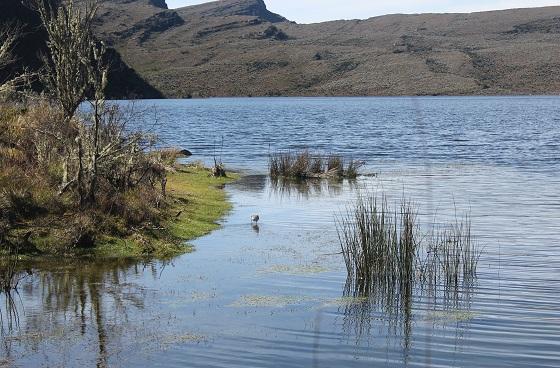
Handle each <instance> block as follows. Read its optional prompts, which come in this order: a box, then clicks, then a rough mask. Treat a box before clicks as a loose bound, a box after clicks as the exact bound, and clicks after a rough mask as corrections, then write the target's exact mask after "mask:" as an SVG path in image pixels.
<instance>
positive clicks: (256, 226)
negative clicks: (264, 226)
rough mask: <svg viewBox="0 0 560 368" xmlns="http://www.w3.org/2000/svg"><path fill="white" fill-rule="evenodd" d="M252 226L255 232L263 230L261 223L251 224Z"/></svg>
mask: <svg viewBox="0 0 560 368" xmlns="http://www.w3.org/2000/svg"><path fill="white" fill-rule="evenodd" d="M251 228H252V229H253V231H254V232H255V233H257V235H258V234H259V232H260V231H261V229H260V227H259V225H258V224H256V223H253V224H251Z"/></svg>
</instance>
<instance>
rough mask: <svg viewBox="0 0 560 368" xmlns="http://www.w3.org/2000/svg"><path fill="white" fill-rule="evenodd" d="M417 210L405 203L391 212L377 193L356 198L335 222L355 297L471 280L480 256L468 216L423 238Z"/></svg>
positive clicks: (434, 229)
mask: <svg viewBox="0 0 560 368" xmlns="http://www.w3.org/2000/svg"><path fill="white" fill-rule="evenodd" d="M417 215H418V210H417V208H416V206H415V205H414V204H413V203H412V202H411V201H408V200H404V199H403V200H402V201H401V204H400V206H398V208H396V209H392V208H390V207H389V205H388V203H387V198H386V197H385V196H384V195H382V196H381V199H378V197H377V196H369V197H364V196H359V197H358V200H357V202H356V203H355V205H354V206H353V207H351V208H349V210H348V213H346V214H345V215H343V216H342V217H340V218H339V219H337V230H338V235H339V240H340V244H341V250H342V255H343V257H344V261H345V264H346V269H347V272H348V280H349V284H350V285H351V287H352V288H353V289H354V290H355V291H356V292H357V293H358V294H360V295H368V294H369V293H370V292H372V291H373V290H375V291H376V292H378V291H379V290H380V289H383V290H385V291H386V292H387V295H389V296H391V294H392V293H393V292H394V291H395V290H400V291H404V289H406V288H411V287H413V286H415V285H416V284H418V285H420V286H422V285H423V284H426V283H429V284H431V285H442V286H443V287H444V288H455V287H458V286H459V285H460V284H462V283H468V282H472V281H473V279H474V278H475V277H476V268H477V265H478V260H479V258H480V252H481V250H480V247H479V246H478V243H476V242H475V241H474V240H473V237H472V233H471V221H470V217H469V215H468V214H467V215H465V216H464V217H462V218H456V219H455V222H453V223H451V224H444V225H440V226H438V227H435V226H434V227H433V228H432V229H431V231H430V232H429V233H428V234H423V233H422V231H421V228H420V226H419V224H418V221H417V218H418V216H417Z"/></svg>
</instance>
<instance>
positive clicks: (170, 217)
mask: <svg viewBox="0 0 560 368" xmlns="http://www.w3.org/2000/svg"><path fill="white" fill-rule="evenodd" d="M237 177H238V175H237V174H232V173H229V174H228V177H225V178H215V177H213V176H212V175H211V171H210V169H207V168H204V167H202V166H198V165H188V166H187V165H178V166H176V170H175V171H174V172H171V173H168V175H167V178H168V179H167V180H168V182H167V193H168V194H167V197H166V199H165V202H164V203H163V204H162V206H161V208H160V209H159V210H158V213H157V214H156V215H155V216H154V218H156V219H157V220H156V221H155V222H150V223H145V224H143V225H141V226H138V227H137V228H133V229H125V228H122V229H121V227H123V226H122V225H121V224H119V221H118V219H116V218H114V217H108V218H107V219H105V221H111V220H114V223H113V224H112V226H111V227H110V228H112V229H114V231H113V232H108V231H104V232H103V233H100V234H99V235H98V236H97V237H96V239H95V242H94V244H93V245H92V246H91V247H87V248H85V247H73V248H68V247H61V241H60V240H59V239H58V238H57V229H58V228H60V226H61V223H62V222H64V217H61V218H59V219H56V218H55V217H56V216H50V215H49V214H46V215H45V217H44V218H42V219H35V221H33V222H28V223H27V224H26V226H22V227H21V228H19V229H18V233H20V234H22V236H23V234H29V233H32V234H39V235H32V236H30V237H29V238H28V239H27V240H26V242H27V243H28V245H27V246H26V247H24V248H22V250H21V251H20V254H19V255H20V257H22V256H23V257H24V258H37V257H51V256H57V257H59V256H61V255H62V256H65V257H98V258H141V257H157V258H169V257H173V256H176V255H178V254H182V253H186V252H189V251H191V249H192V247H191V246H190V245H188V244H187V242H188V241H189V240H192V239H195V238H197V237H200V236H203V235H205V234H208V233H209V232H211V231H212V230H214V229H216V228H218V227H219V225H218V223H217V221H218V220H219V219H220V218H222V217H223V216H225V215H226V214H227V212H228V211H229V210H230V209H231V204H230V203H229V201H228V200H227V195H226V193H225V191H224V190H223V186H224V185H225V184H226V183H228V182H231V181H233V180H235V179H236V178H237ZM47 222H50V223H52V224H53V229H54V230H53V231H45V230H44V227H43V225H42V224H44V223H47ZM101 227H103V228H105V229H108V228H109V227H108V226H101ZM38 228H42V230H41V231H38Z"/></svg>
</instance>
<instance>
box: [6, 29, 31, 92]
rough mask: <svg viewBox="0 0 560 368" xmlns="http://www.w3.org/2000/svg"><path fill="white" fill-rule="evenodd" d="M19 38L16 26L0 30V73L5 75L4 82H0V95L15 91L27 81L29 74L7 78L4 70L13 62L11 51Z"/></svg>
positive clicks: (24, 73) (18, 30)
mask: <svg viewBox="0 0 560 368" xmlns="http://www.w3.org/2000/svg"><path fill="white" fill-rule="evenodd" d="M19 37H20V28H19V27H17V26H4V27H2V28H0V72H1V73H2V74H3V75H5V76H6V77H5V79H4V80H0V95H4V94H7V93H10V92H13V91H14V90H16V89H17V88H18V87H19V86H21V85H23V84H24V83H25V82H26V81H28V80H29V78H30V76H31V74H30V73H27V72H23V73H21V74H19V75H17V76H13V77H11V78H10V77H9V76H8V75H9V73H7V71H6V69H7V68H8V67H10V66H11V65H12V64H13V63H14V62H15V61H16V59H15V57H14V56H13V53H12V50H13V48H14V46H15V44H16V42H17V40H18V38H19Z"/></svg>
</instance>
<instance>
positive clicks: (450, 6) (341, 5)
mask: <svg viewBox="0 0 560 368" xmlns="http://www.w3.org/2000/svg"><path fill="white" fill-rule="evenodd" d="M205 2H208V1H207V0H206V1H204V0H167V4H168V5H169V7H170V8H178V7H181V6H186V5H193V4H200V3H205ZM265 2H266V4H267V6H268V9H269V10H271V11H273V12H275V13H279V14H281V15H283V16H285V17H286V18H288V19H290V20H295V21H296V22H298V23H312V22H321V21H326V20H335V19H356V18H362V19H363V18H369V17H373V16H377V15H384V14H393V13H427V12H431V13H444V12H448V13H449V12H473V11H483V10H495V9H510V8H528V7H537V6H550V5H560V0H555V1H553V0H484V1H482V0H455V1H446V0H392V1H378V0H265Z"/></svg>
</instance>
